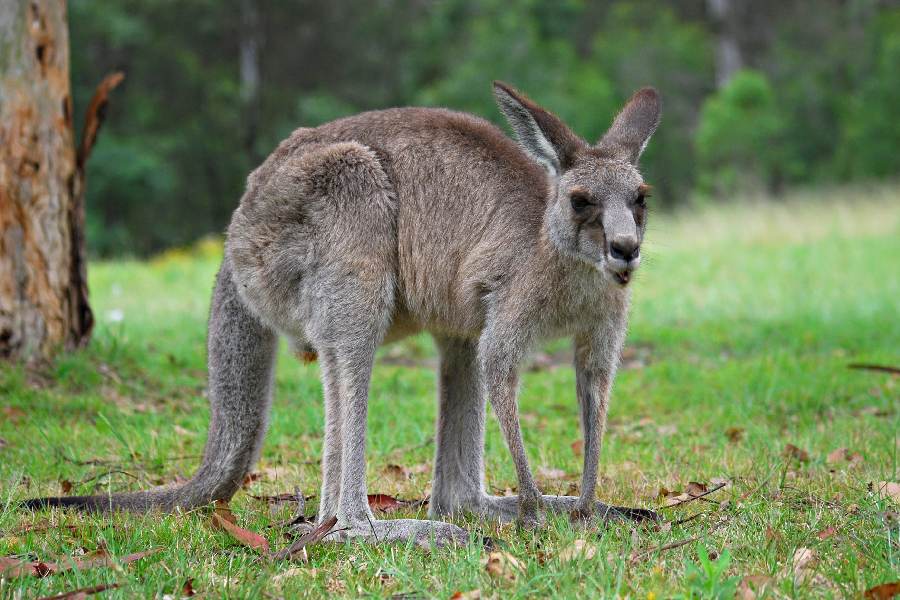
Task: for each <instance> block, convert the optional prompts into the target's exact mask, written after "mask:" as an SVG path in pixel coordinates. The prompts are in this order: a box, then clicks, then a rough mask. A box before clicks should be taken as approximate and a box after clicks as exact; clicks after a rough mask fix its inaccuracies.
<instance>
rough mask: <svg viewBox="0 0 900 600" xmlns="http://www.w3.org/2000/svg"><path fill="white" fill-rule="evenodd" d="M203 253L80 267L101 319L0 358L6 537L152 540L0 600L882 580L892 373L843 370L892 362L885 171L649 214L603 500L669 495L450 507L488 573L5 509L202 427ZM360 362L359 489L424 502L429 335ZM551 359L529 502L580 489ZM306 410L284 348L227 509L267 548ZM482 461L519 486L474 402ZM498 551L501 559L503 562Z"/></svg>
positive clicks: (790, 590) (896, 408) (561, 368)
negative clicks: (513, 513) (507, 508)
mask: <svg viewBox="0 0 900 600" xmlns="http://www.w3.org/2000/svg"><path fill="white" fill-rule="evenodd" d="M219 252H220V249H219V246H218V244H217V243H215V242H204V243H200V244H198V245H197V246H196V247H195V248H192V249H190V250H186V251H178V252H174V251H173V252H169V253H167V254H165V255H163V256H160V257H158V258H157V259H155V260H152V261H149V262H136V261H121V262H97V263H93V264H91V265H90V283H91V295H92V302H93V306H94V309H95V312H96V315H97V319H98V325H97V329H96V333H95V335H94V339H93V342H92V343H91V345H90V347H89V348H87V349H86V350H84V351H81V352H77V353H74V354H69V355H64V356H61V357H59V358H58V359H57V360H56V361H55V362H53V363H52V364H49V365H42V366H36V367H32V368H23V367H9V366H3V367H0V393H2V396H0V536H2V537H0V556H11V557H17V558H27V559H29V560H42V561H60V559H61V557H69V556H76V555H79V554H82V553H88V554H89V553H91V552H94V551H96V550H98V549H105V551H106V552H108V553H109V554H110V555H112V556H114V557H122V556H125V555H128V554H132V553H136V552H142V551H146V550H151V549H157V548H158V549H160V551H159V552H157V553H155V554H153V555H151V556H148V557H145V558H143V559H141V560H138V561H135V562H133V563H131V564H127V565H126V564H123V563H122V562H120V561H112V562H113V564H112V565H111V566H103V567H97V568H90V569H71V570H66V571H63V572H59V573H56V574H52V575H49V576H47V577H44V578H35V577H28V576H23V577H17V578H9V577H6V578H0V598H7V597H16V598H18V597H22V598H31V597H38V596H42V595H49V594H56V593H61V592H64V591H67V590H72V589H75V588H82V587H86V586H93V585H99V584H112V583H117V584H118V585H119V587H118V588H117V589H113V590H109V591H105V592H103V594H104V596H103V597H108V598H131V597H152V596H158V597H161V596H163V595H170V596H171V597H179V596H181V595H183V594H184V593H185V591H186V588H185V585H186V582H188V581H190V582H191V584H190V587H192V588H193V590H195V591H197V592H198V593H202V594H204V595H205V596H206V597H220V596H221V597H236V598H245V597H279V596H285V597H294V596H308V597H317V596H320V595H324V594H331V595H347V596H360V595H371V596H376V597H390V596H395V595H399V596H402V597H405V598H413V597H438V598H449V597H451V596H452V595H453V594H454V593H455V592H462V593H463V594H466V593H468V594H469V595H468V596H462V597H469V598H473V597H478V596H477V594H478V592H479V591H480V594H481V597H497V598H513V597H531V596H557V597H587V596H595V597H598V596H604V597H613V596H621V597H631V598H669V597H723V598H731V597H734V594H735V591H736V590H737V591H738V592H739V594H740V597H742V598H752V597H762V596H765V597H773V598H780V597H846V596H859V595H861V594H862V593H863V592H864V591H865V590H867V589H869V588H871V587H873V586H876V585H878V584H882V583H886V582H891V581H896V580H898V579H900V542H898V540H900V524H898V522H900V519H898V514H897V512H898V510H900V508H898V503H900V498H897V497H896V496H895V497H894V498H893V499H891V498H890V496H889V494H887V493H880V492H879V482H898V481H900V472H898V470H900V465H898V454H900V437H898V431H900V402H898V400H900V379H898V378H897V377H896V376H892V375H889V374H885V373H879V372H874V371H867V370H855V369H849V368H848V364H850V363H876V364H885V365H893V366H898V365H900V266H898V265H900V190H898V189H897V188H873V189H859V188H855V189H844V190H832V191H828V192H822V193H813V192H808V193H805V194H800V195H793V196H790V197H789V198H786V199H781V200H779V201H778V202H774V201H764V200H758V201H753V202H747V203H743V204H740V205H733V206H724V207H721V206H719V207H706V208H694V209H691V210H684V211H682V212H679V213H677V214H669V215H665V214H656V215H652V218H651V225H650V231H649V232H648V242H647V245H646V250H645V252H644V254H645V256H646V257H647V259H646V261H645V264H644V265H643V266H642V267H641V271H640V272H639V276H638V278H637V280H636V281H635V284H634V303H633V311H632V319H631V327H630V331H629V335H628V343H627V348H626V352H625V357H624V361H623V370H622V371H621V372H620V374H619V376H618V378H617V380H616V384H615V389H614V392H613V402H612V407H611V411H610V425H609V428H608V433H607V436H606V438H605V443H604V447H603V457H602V465H603V466H602V468H601V469H602V478H601V483H600V495H601V498H603V499H605V500H609V501H612V502H615V503H616V504H629V505H635V506H643V507H663V508H661V509H660V512H661V514H662V515H663V516H664V522H663V523H661V524H657V525H653V526H649V525H635V524H632V523H623V522H617V523H609V524H597V525H595V526H593V527H589V528H587V529H585V528H578V527H576V526H573V525H572V524H570V523H569V521H568V519H567V518H565V517H564V516H557V517H550V518H548V520H547V524H546V526H545V527H544V528H542V529H540V530H537V531H520V530H517V529H516V527H515V526H514V525H502V526H501V525H498V524H496V523H480V522H477V521H474V520H472V519H468V518H461V519H459V521H458V522H459V524H460V525H462V526H464V527H467V528H469V529H470V531H472V532H473V534H474V535H475V536H477V537H478V539H479V540H480V539H481V538H483V537H485V536H487V537H490V538H492V540H494V541H493V545H494V547H495V548H497V549H498V551H499V552H502V553H505V554H501V555H494V556H493V557H492V560H491V562H490V563H489V565H488V567H490V568H486V567H485V561H486V559H487V558H488V554H489V551H488V550H485V549H483V548H482V545H481V544H480V543H473V544H470V545H469V546H468V547H465V548H458V549H441V550H435V551H432V552H426V551H423V550H420V549H417V548H412V547H406V546H403V545H396V546H379V547H371V546H365V545H359V544H348V545H343V544H318V545H315V546H312V547H310V548H309V549H308V554H309V560H308V562H307V563H301V562H292V563H291V562H284V561H281V562H279V561H268V560H266V559H264V558H262V557H261V556H260V555H259V553H257V552H256V551H255V550H253V549H251V548H249V547H246V546H244V545H242V544H240V543H239V542H238V541H237V540H236V539H235V538H233V537H231V536H229V535H228V534H227V533H226V532H224V531H222V530H221V529H216V528H213V527H212V526H211V518H210V512H209V511H208V510H197V511H194V512H191V513H189V514H177V515H168V516H162V515H158V514H151V515H146V516H134V515H112V516H84V515H80V514H74V513H65V512H52V511H45V512H42V513H35V514H31V513H26V512H22V511H20V510H18V509H17V508H16V503H17V501H19V500H21V499H24V498H27V497H31V496H36V495H46V494H61V493H63V492H67V493H72V494H85V493H104V492H106V491H107V490H112V491H120V490H133V489H140V488H146V487H149V486H152V485H156V484H161V483H169V482H173V481H176V480H179V479H181V478H184V477H188V476H190V474H191V473H192V471H193V470H194V468H195V467H196V466H197V464H198V459H199V456H198V455H199V453H200V451H201V450H202V447H203V441H204V437H205V431H206V424H207V420H208V412H207V408H206V400H205V398H204V385H205V364H204V360H205V340H204V336H205V318H206V311H207V304H208V299H209V294H210V290H211V285H212V281H213V276H214V273H215V270H216V268H217V262H218V259H219ZM381 353H382V354H381V360H380V361H379V364H378V365H377V366H376V371H375V377H374V381H373V384H372V395H371V411H370V418H369V424H370V437H369V466H368V481H369V491H370V493H376V492H377V493H383V494H390V495H392V496H394V497H397V498H400V499H405V500H420V499H423V498H425V497H426V496H427V493H428V490H429V486H430V478H431V474H430V471H429V468H430V466H431V463H432V460H433V459H432V453H433V451H434V444H433V428H434V420H435V401H434V374H433V370H432V367H433V361H434V354H433V347H432V344H431V342H430V340H429V339H428V338H426V337H421V338H415V339H413V340H408V341H406V342H404V343H402V344H399V345H396V346H392V347H387V348H384V349H382V350H381ZM567 353H568V342H565V341H560V342H557V343H553V344H550V345H549V346H547V347H546V348H544V349H542V351H541V352H540V353H538V354H537V355H536V356H535V358H534V360H533V361H532V364H531V366H530V367H529V369H528V372H527V373H526V374H525V376H524V381H523V387H522V393H521V407H522V421H523V428H524V431H525V440H526V444H527V447H528V449H529V452H530V456H531V461H532V465H533V467H534V468H535V470H536V472H537V477H538V480H539V483H540V484H541V487H542V489H543V490H544V492H545V493H572V492H573V491H576V493H577V489H578V483H579V478H578V476H579V474H580V464H581V460H582V458H581V456H579V455H578V450H579V447H578V443H577V441H578V438H579V435H580V434H579V427H578V420H577V410H576V401H575V393H574V375H573V371H572V369H571V368H570V367H569V366H568V362H567V360H568V359H567ZM322 418H323V409H322V404H321V387H320V384H319V380H318V368H317V366H316V365H315V364H311V365H306V364H302V363H299V362H298V361H297V360H295V359H294V358H293V357H292V356H291V355H290V354H289V353H288V352H287V350H286V349H284V350H283V352H282V356H281V358H280V361H279V367H278V374H277V391H276V399H275V406H274V412H273V416H272V422H271V427H270V431H269V435H268V438H267V441H266V444H265V448H264V451H263V455H262V458H261V460H260V463H259V464H258V465H257V469H256V472H257V473H258V478H257V479H256V480H254V481H252V482H250V483H249V484H248V486H247V489H246V490H244V491H242V492H240V493H238V495H237V496H236V497H235V498H234V500H233V501H232V503H231V507H232V510H233V511H234V513H235V514H236V515H237V519H238V523H239V524H240V525H241V526H242V527H244V528H246V529H249V530H252V531H255V532H257V533H259V534H261V535H263V536H264V537H265V538H267V540H268V542H269V543H270V544H271V545H272V547H273V548H276V549H278V548H282V547H284V546H286V545H287V544H288V543H289V540H290V535H291V532H290V531H288V530H287V529H286V528H285V527H284V525H283V523H284V522H285V521H287V520H288V519H290V518H291V516H292V514H293V512H294V511H295V509H296V508H297V505H296V503H282V504H277V505H270V504H269V503H267V502H265V501H262V500H259V499H256V498H254V497H253V496H264V495H274V494H280V493H285V492H294V491H295V490H299V491H300V492H302V493H303V494H306V495H308V496H312V498H310V499H309V500H308V502H307V504H306V507H305V511H306V514H307V515H312V514H314V513H315V509H316V502H317V498H316V497H315V495H316V494H317V493H318V483H319V474H318V466H317V461H318V459H319V453H320V449H321V434H322ZM486 465H487V475H488V485H489V486H490V487H491V488H492V489H494V490H496V493H499V494H503V493H505V492H506V490H508V489H510V488H513V487H514V486H515V473H514V470H513V467H512V462H511V460H510V459H509V456H508V453H507V451H506V449H505V447H504V445H503V442H502V439H501V437H500V433H499V429H498V427H497V425H496V423H495V422H494V420H493V419H492V418H491V420H490V421H489V429H488V440H487V455H486ZM690 482H696V483H695V484H691V483H690ZM697 484H700V485H697ZM722 484H724V486H723V487H721V489H718V490H717V491H715V492H713V493H711V494H709V495H708V496H705V497H704V498H701V499H697V500H691V501H689V502H686V503H681V504H678V505H676V506H671V507H665V505H666V504H672V503H674V502H676V500H673V497H678V494H681V493H683V492H686V491H693V492H695V493H697V492H698V491H699V490H703V489H704V486H706V489H713V488H715V487H717V486H720V485H722ZM890 489H894V488H890ZM887 491H889V490H885V492H887ZM894 491H895V493H896V490H894ZM682 498H683V497H682ZM397 515H400V516H414V515H420V516H424V509H422V508H414V507H405V508H401V509H400V510H399V511H397V512H395V513H394V514H392V515H391V516H397ZM579 540H581V541H579ZM576 548H581V550H580V551H576V550H575V549H576ZM510 556H512V557H514V559H515V561H517V562H518V565H519V566H518V568H517V567H515V566H512V563H511V562H504V561H508V557H510ZM498 561H500V564H499V567H498V566H497V562H498Z"/></svg>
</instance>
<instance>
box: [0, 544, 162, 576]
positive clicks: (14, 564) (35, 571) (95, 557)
mask: <svg viewBox="0 0 900 600" xmlns="http://www.w3.org/2000/svg"><path fill="white" fill-rule="evenodd" d="M159 551H160V548H155V549H152V550H146V551H144V552H137V553H135V554H129V555H127V556H122V557H119V558H117V559H114V558H112V557H110V556H109V555H108V554H107V553H106V551H105V550H103V549H101V550H98V551H97V552H94V553H92V554H90V555H87V556H86V557H80V558H76V557H64V558H63V559H62V561H61V562H58V563H56V562H44V561H40V560H36V561H27V560H20V559H16V558H11V557H0V575H3V576H6V577H24V576H31V577H47V576H48V575H52V574H54V573H59V572H61V571H68V570H70V569H78V570H80V571H85V570H87V569H93V568H96V567H108V566H113V565H115V564H123V565H125V564H128V563H132V562H134V561H136V560H140V559H142V558H144V557H146V556H150V555H151V554H156V553H157V552H159Z"/></svg>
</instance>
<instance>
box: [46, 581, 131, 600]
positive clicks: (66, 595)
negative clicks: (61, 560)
mask: <svg viewBox="0 0 900 600" xmlns="http://www.w3.org/2000/svg"><path fill="white" fill-rule="evenodd" d="M117 587H119V584H118V583H102V584H100V585H92V586H90V587H83V588H78V589H77V590H71V591H68V592H63V593H62V594H56V595H55V596H42V597H41V598H38V600H81V599H82V598H87V597H88V596H90V595H91V594H99V593H100V592H105V591H106V590H114V589H116V588H117Z"/></svg>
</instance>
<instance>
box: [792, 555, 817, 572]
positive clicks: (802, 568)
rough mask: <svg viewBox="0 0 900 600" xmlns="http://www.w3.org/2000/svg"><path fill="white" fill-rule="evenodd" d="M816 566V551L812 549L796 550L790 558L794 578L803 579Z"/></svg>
mask: <svg viewBox="0 0 900 600" xmlns="http://www.w3.org/2000/svg"><path fill="white" fill-rule="evenodd" d="M815 566H816V551H815V550H813V549H812V548H803V547H800V548H797V549H796V550H795V551H794V556H793V557H792V558H791V569H792V571H793V573H794V577H799V578H804V577H806V576H808V575H809V574H810V571H811V570H812V569H813V568H814V567H815Z"/></svg>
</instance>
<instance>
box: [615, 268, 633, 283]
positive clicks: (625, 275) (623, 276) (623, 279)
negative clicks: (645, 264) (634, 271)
mask: <svg viewBox="0 0 900 600" xmlns="http://www.w3.org/2000/svg"><path fill="white" fill-rule="evenodd" d="M613 279H615V280H616V283H618V284H619V285H621V286H622V287H625V286H626V285H628V282H629V281H631V271H613Z"/></svg>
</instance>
